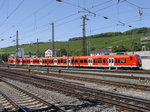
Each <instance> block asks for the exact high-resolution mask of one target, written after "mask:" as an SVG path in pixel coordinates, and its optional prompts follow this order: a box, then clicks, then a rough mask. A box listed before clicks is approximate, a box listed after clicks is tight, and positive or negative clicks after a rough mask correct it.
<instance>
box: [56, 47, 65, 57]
mask: <svg viewBox="0 0 150 112" xmlns="http://www.w3.org/2000/svg"><path fill="white" fill-rule="evenodd" d="M57 56H60V57H61V56H67V50H66V49H65V48H62V49H60V50H58V51H57Z"/></svg>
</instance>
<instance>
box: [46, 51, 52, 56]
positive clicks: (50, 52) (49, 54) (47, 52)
mask: <svg viewBox="0 0 150 112" xmlns="http://www.w3.org/2000/svg"><path fill="white" fill-rule="evenodd" d="M45 57H52V50H51V49H47V50H46V51H45Z"/></svg>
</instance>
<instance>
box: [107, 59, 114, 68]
mask: <svg viewBox="0 0 150 112" xmlns="http://www.w3.org/2000/svg"><path fill="white" fill-rule="evenodd" d="M114 61H115V60H114V58H108V66H110V67H112V66H114Z"/></svg>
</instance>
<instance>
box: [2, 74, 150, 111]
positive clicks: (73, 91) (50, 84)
mask: <svg viewBox="0 0 150 112" xmlns="http://www.w3.org/2000/svg"><path fill="white" fill-rule="evenodd" d="M3 74H4V75H3V77H4V76H5V77H7V78H11V79H14V80H19V81H22V82H25V83H30V84H33V85H36V86H38V87H41V88H46V89H50V90H54V91H58V92H62V93H64V94H67V95H70V96H74V97H78V98H79V99H84V100H89V101H93V102H99V103H104V104H108V105H115V106H116V107H119V110H120V109H121V110H128V111H130V112H149V111H150V100H146V99H141V98H137V97H131V96H127V95H122V94H118V93H113V92H108V91H103V90H97V89H92V88H88V87H84V86H81V85H78V86H77V85H74V84H70V83H67V82H62V81H55V80H52V79H48V78H41V77H36V76H34V77H33V76H25V75H24V76H23V75H21V74H20V75H19V74H15V73H11V76H10V73H8V72H7V73H6V72H3Z"/></svg>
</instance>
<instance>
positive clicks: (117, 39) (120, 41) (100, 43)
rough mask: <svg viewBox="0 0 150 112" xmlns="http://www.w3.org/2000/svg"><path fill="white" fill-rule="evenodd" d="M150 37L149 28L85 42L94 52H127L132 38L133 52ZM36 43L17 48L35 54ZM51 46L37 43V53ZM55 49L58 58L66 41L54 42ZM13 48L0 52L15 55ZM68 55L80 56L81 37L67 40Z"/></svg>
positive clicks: (94, 36) (115, 33)
mask: <svg viewBox="0 0 150 112" xmlns="http://www.w3.org/2000/svg"><path fill="white" fill-rule="evenodd" d="M149 35H150V28H140V29H134V30H129V31H126V32H123V33H122V32H108V33H102V34H96V35H92V36H88V37H87V41H88V43H89V45H88V46H89V49H90V51H91V50H95V49H103V48H107V47H113V51H115V48H116V47H117V46H124V47H125V48H126V50H127V51H131V50H132V36H133V37H134V40H135V41H134V43H135V44H134V45H135V50H139V48H138V46H139V47H140V38H141V37H143V36H149ZM36 46H37V45H36V43H33V44H30V45H29V44H24V45H19V48H24V51H25V54H29V53H31V54H34V55H35V54H36V51H37V50H36V48H37V47H36ZM50 46H51V44H50V43H49V42H39V51H40V53H39V54H41V55H43V56H44V52H45V51H46V50H47V49H48V48H50ZM55 47H56V49H57V51H58V52H57V55H58V56H60V55H61V54H62V53H60V51H62V49H66V51H67V50H68V44H67V42H66V41H62V42H55ZM137 48H138V49H137ZM15 49H16V47H15V46H11V47H7V48H1V49H0V52H1V54H2V53H5V54H6V53H7V54H13V52H14V53H15ZM69 55H72V56H79V55H82V37H76V38H70V40H69Z"/></svg>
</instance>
